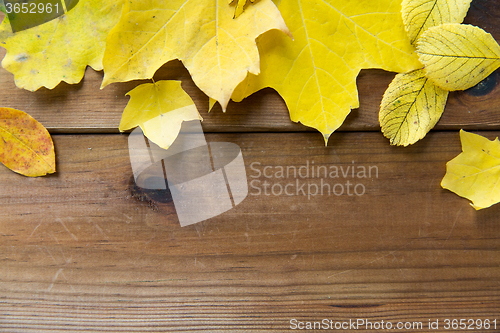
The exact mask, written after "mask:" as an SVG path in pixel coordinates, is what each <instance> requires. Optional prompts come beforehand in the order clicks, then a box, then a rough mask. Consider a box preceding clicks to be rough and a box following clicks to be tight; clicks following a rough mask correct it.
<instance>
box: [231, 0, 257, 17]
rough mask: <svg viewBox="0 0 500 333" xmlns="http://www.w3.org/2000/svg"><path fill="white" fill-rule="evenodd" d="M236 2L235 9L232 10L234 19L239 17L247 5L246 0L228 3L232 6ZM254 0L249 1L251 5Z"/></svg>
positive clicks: (232, 0)
mask: <svg viewBox="0 0 500 333" xmlns="http://www.w3.org/2000/svg"><path fill="white" fill-rule="evenodd" d="M235 1H236V2H237V4H236V9H235V10H234V18H237V17H238V16H240V15H241V13H243V11H244V7H245V5H246V4H247V1H248V0H229V3H230V4H232V3H234V2H235ZM254 1H255V0H250V2H251V3H253V2H254Z"/></svg>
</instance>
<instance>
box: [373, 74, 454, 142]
mask: <svg viewBox="0 0 500 333" xmlns="http://www.w3.org/2000/svg"><path fill="white" fill-rule="evenodd" d="M447 99H448V91H446V90H443V89H441V88H439V87H437V86H436V85H434V84H433V83H432V82H431V81H430V80H429V79H428V78H427V77H426V76H425V73H424V71H423V70H416V71H413V72H411V73H407V74H398V75H396V77H395V78H394V80H393V81H392V82H391V84H390V85H389V88H387V90H386V92H385V94H384V97H383V99H382V103H381V105H380V113H379V121H380V126H381V128H382V133H384V136H385V137H386V138H388V139H390V140H391V144H393V145H399V146H408V145H411V144H414V143H415V142H417V141H418V140H420V139H422V138H423V137H424V136H425V135H426V134H427V133H428V132H429V131H430V130H431V129H432V128H433V127H434V126H435V125H436V123H437V122H438V120H439V118H441V115H442V114H443V111H444V107H445V106H446V100H447Z"/></svg>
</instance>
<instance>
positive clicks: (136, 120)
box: [120, 81, 202, 149]
mask: <svg viewBox="0 0 500 333" xmlns="http://www.w3.org/2000/svg"><path fill="white" fill-rule="evenodd" d="M127 95H128V96H130V101H129V103H128V104H127V106H126V107H125V110H124V111H123V114H122V119H121V122H120V131H126V130H129V129H132V128H134V127H137V126H140V127H141V129H142V131H143V132H144V135H145V136H146V137H147V138H148V139H149V140H151V141H153V142H154V143H156V144H157V145H158V146H160V147H162V148H164V149H167V148H168V147H170V145H171V144H172V143H173V142H174V140H175V138H176V137H177V135H178V134H179V131H180V129H181V125H182V122H183V121H189V120H196V119H198V120H202V118H201V116H200V114H199V113H198V110H197V109H196V106H195V104H194V102H193V100H192V99H191V97H189V95H188V94H186V92H185V91H184V90H183V89H182V87H181V82H180V81H158V82H155V83H145V84H142V85H140V86H138V87H136V88H134V89H133V90H131V91H129V92H128V93H127Z"/></svg>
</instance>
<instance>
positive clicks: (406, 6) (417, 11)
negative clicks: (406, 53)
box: [401, 0, 472, 44]
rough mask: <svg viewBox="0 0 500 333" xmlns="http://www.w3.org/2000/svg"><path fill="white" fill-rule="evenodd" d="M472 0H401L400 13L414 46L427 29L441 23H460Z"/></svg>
mask: <svg viewBox="0 0 500 333" xmlns="http://www.w3.org/2000/svg"><path fill="white" fill-rule="evenodd" d="M471 1H472V0H403V3H402V4H401V6H402V9H401V13H402V14H403V22H404V24H405V28H406V31H407V32H408V36H409V37H410V40H411V43H412V44H414V43H415V41H416V40H417V38H418V37H419V36H420V35H421V34H422V33H423V32H424V31H425V30H427V29H429V28H431V27H435V26H438V25H440V24H443V23H462V22H463V20H464V18H465V15H467V11H468V10H469V7H470V3H471Z"/></svg>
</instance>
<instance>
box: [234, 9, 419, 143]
mask: <svg viewBox="0 0 500 333" xmlns="http://www.w3.org/2000/svg"><path fill="white" fill-rule="evenodd" d="M256 4H257V2H256ZM252 7H255V5H253V6H252ZM278 8H279V10H280V11H281V13H282V15H283V17H284V19H285V21H286V23H287V24H288V26H289V27H290V30H291V32H292V34H293V38H294V40H293V41H292V40H291V39H290V38H288V37H287V36H285V35H284V34H282V33H280V32H279V31H276V30H273V31H269V32H267V33H266V34H264V35H262V36H261V37H259V39H258V45H259V50H260V54H261V74H260V75H258V76H255V75H252V74H249V75H248V77H247V79H246V80H245V81H243V82H242V83H241V84H240V85H239V86H238V87H237V89H236V90H235V92H234V94H233V96H232V98H233V100H235V101H241V100H242V99H243V98H245V97H247V96H249V95H251V94H252V93H254V92H256V91H258V90H260V89H263V88H265V87H272V88H274V89H275V90H276V91H277V92H278V93H279V94H280V95H281V97H283V99H284V100H285V102H286V105H287V107H288V110H289V112H290V118H291V120H292V121H295V122H301V123H302V124H304V125H306V126H310V127H313V128H315V129H317V130H318V131H320V132H321V133H322V134H323V137H324V138H325V143H326V142H327V141H328V138H329V137H330V135H331V134H332V132H333V131H335V130H336V129H337V128H339V127H340V126H341V125H342V123H343V122H344V120H345V118H346V117H347V115H348V114H349V113H350V112H351V109H355V108H357V107H359V99H358V91H357V89H356V78H357V76H358V74H359V72H360V70H361V69H363V68H382V69H385V70H388V71H394V72H408V71H411V70H415V69H417V68H421V67H422V64H421V63H420V62H419V61H418V59H417V57H416V55H415V52H414V47H413V46H412V45H411V44H410V41H409V39H408V36H407V33H406V31H405V30H404V25H403V20H402V18H401V2H400V1H393V0H378V1H354V0H353V1H345V0H325V1H310V0H286V1H280V3H279V5H278ZM243 16H248V15H247V14H245V15H242V16H241V18H243ZM236 21H238V20H236Z"/></svg>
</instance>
